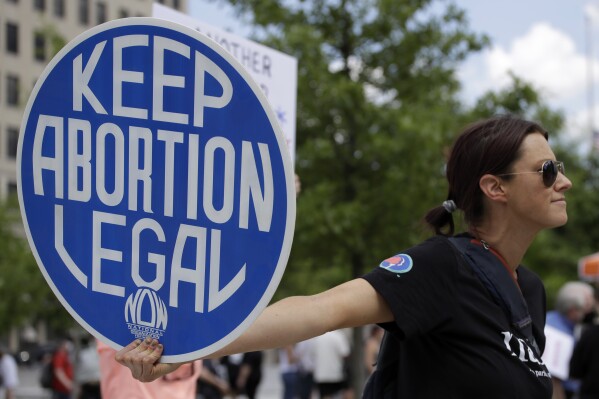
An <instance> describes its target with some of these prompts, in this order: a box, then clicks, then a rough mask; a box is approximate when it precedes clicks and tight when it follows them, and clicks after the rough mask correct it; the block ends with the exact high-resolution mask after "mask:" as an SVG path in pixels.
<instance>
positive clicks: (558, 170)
mask: <svg viewBox="0 0 599 399" xmlns="http://www.w3.org/2000/svg"><path fill="white" fill-rule="evenodd" d="M447 180H448V183H449V189H448V195H447V200H446V201H444V202H443V204H441V205H439V206H438V207H436V208H434V209H432V210H431V211H429V213H428V214H427V215H426V221H427V222H428V223H429V225H430V226H431V227H432V229H434V230H435V232H436V236H434V237H432V238H430V239H428V240H426V241H424V242H422V243H420V244H419V245H417V246H415V247H412V248H409V249H407V250H405V251H403V252H402V253H400V254H398V255H395V256H393V257H390V258H389V259H387V260H385V261H383V262H382V263H381V265H380V267H377V268H375V269H374V270H373V271H371V272H370V273H368V274H367V275H365V276H363V277H362V278H358V279H355V280H352V281H349V282H346V283H344V284H341V285H339V286H337V287H334V288H332V289H330V290H328V291H325V292H323V293H321V294H318V295H313V296H309V297H291V298H287V299H284V300H282V301H279V302H277V303H275V304H273V305H271V306H269V307H267V308H266V309H265V310H264V311H263V313H262V314H261V315H260V316H259V317H258V319H257V320H256V321H255V322H254V324H253V325H252V326H251V327H250V328H249V329H248V330H247V331H246V332H245V333H244V334H243V335H242V336H241V337H240V338H238V339H237V340H236V341H234V342H233V343H231V344H230V345H228V346H227V347H225V348H223V349H222V350H220V351H218V353H216V354H215V355H214V356H222V355H224V354H228V353H237V352H247V351H254V350H262V349H267V348H277V347H284V346H285V345H289V344H292V343H295V342H299V341H302V340H305V339H308V338H310V337H313V336H316V335H320V334H323V333H325V332H327V331H330V330H335V329H340V328H346V327H355V326H360V325H367V324H380V325H381V326H383V327H384V328H385V329H386V330H387V331H388V332H389V333H390V334H392V335H393V336H395V337H396V338H398V339H399V341H400V344H399V345H400V349H399V354H398V356H399V357H400V367H399V372H398V374H397V386H398V387H399V391H400V392H398V396H399V397H409V398H441V397H443V398H486V399H493V398H498V399H499V398H502V399H503V398H510V399H511V398H526V399H536V398H539V399H541V398H543V399H549V398H551V376H550V374H549V373H548V372H547V369H546V368H545V365H544V364H543V362H542V360H541V352H542V349H543V344H544V335H543V327H544V322H545V291H544V288H543V285H542V282H541V280H540V279H539V278H538V277H537V276H536V275H535V274H534V273H532V272H531V271H529V270H527V269H526V268H524V267H523V266H520V262H521V261H522V258H523V257H524V255H525V253H526V250H527V248H528V247H529V245H530V244H531V243H532V241H533V239H534V238H535V236H536V234H537V233H538V232H540V231H541V230H543V229H547V228H553V227H558V226H561V225H563V224H564V223H566V221H567V213H566V201H565V195H564V194H565V192H566V191H567V190H568V189H570V187H571V182H570V180H568V178H567V177H566V176H565V175H564V165H563V163H561V162H558V161H556V159H555V155H554V153H553V151H552V150H551V148H550V146H549V144H548V140H547V133H546V132H545V131H544V130H543V128H542V127H541V126H539V125H538V124H536V123H533V122H529V121H526V120H522V119H519V118H517V117H513V116H499V117H494V118H491V119H487V120H483V121H480V122H477V123H474V124H473V125H471V126H469V127H467V128H466V129H465V131H464V132H463V133H462V134H461V135H460V136H459V137H458V138H457V140H456V142H455V144H454V146H453V149H452V152H451V155H450V157H449V160H448V163H447ZM456 210H459V211H461V213H462V215H463V217H464V220H465V222H466V225H467V226H468V231H467V232H465V233H462V234H459V235H458V237H462V239H465V240H466V242H467V243H468V245H472V246H475V247H476V248H482V249H484V251H486V252H484V253H485V254H487V255H485V256H488V257H492V258H493V259H494V262H495V263H494V265H495V266H494V267H495V268H494V269H493V270H491V272H492V273H496V274H497V276H499V277H501V278H504V280H502V281H505V278H507V281H508V283H507V284H508V285H509V287H507V286H506V285H505V284H504V285H503V286H501V287H499V288H497V287H496V286H492V287H495V289H497V290H499V291H502V290H503V289H508V290H511V291H510V292H514V290H515V292H516V293H517V294H516V295H519V297H518V299H519V300H520V302H522V303H525V305H524V308H527V309H525V310H526V311H525V313H526V316H527V318H526V320H525V323H521V324H522V326H523V325H527V326H528V327H529V329H530V331H531V332H532V333H531V335H532V336H530V337H528V336H527V337H524V336H523V335H522V334H520V327H522V326H521V325H519V324H518V323H519V322H517V323H512V321H511V320H510V319H509V317H508V316H507V313H506V311H505V306H503V307H502V306H500V305H499V304H498V302H497V301H496V298H495V296H494V295H493V294H494V293H493V292H492V290H491V288H489V286H488V284H486V283H485V284H484V283H483V280H482V279H481V277H479V276H478V275H476V273H475V272H474V271H473V265H472V264H470V263H469V261H467V260H466V258H465V257H464V256H462V255H463V254H462V253H461V252H460V251H459V250H457V249H456V247H455V246H454V245H453V244H452V242H451V240H450V239H449V238H448V237H450V236H453V235H454V221H453V215H454V212H455V211H456ZM499 293H500V294H501V292H499ZM495 294H496V293H495ZM531 327H532V328H531ZM529 338H530V339H529ZM161 353H162V346H161V345H160V344H159V343H157V342H156V341H155V340H151V339H147V340H145V341H143V342H141V341H136V342H133V343H131V344H130V345H128V346H127V347H126V348H124V349H122V350H121V351H120V352H119V353H118V355H117V360H118V361H119V362H121V363H122V364H124V365H126V366H128V367H129V368H130V369H131V370H132V373H133V376H134V377H135V378H138V379H140V380H142V381H151V380H154V379H156V378H158V377H160V376H162V375H164V374H165V373H168V372H170V371H172V370H174V369H176V368H177V367H178V365H176V364H161V363H157V361H158V359H159V358H160V355H161Z"/></svg>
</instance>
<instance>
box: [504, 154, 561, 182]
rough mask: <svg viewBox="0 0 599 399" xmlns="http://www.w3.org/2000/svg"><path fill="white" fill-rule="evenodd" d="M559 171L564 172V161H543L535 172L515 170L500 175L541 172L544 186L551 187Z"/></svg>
mask: <svg viewBox="0 0 599 399" xmlns="http://www.w3.org/2000/svg"><path fill="white" fill-rule="evenodd" d="M559 172H561V174H562V175H565V174H566V169H565V168H564V163H563V162H561V161H551V160H549V161H545V162H543V165H542V166H541V169H539V170H537V171H536V172H515V173H503V174H501V175H497V176H498V177H501V176H512V175H526V174H529V173H541V174H542V175H543V184H544V185H545V187H552V186H553V185H554V184H555V181H556V180H557V175H558V173H559Z"/></svg>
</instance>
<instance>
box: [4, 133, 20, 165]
mask: <svg viewBox="0 0 599 399" xmlns="http://www.w3.org/2000/svg"><path fill="white" fill-rule="evenodd" d="M6 136H7V137H6V156H7V157H8V158H9V159H17V147H18V145H19V129H17V128H14V127H9V128H7V129H6Z"/></svg>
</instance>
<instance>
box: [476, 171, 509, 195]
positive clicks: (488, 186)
mask: <svg viewBox="0 0 599 399" xmlns="http://www.w3.org/2000/svg"><path fill="white" fill-rule="evenodd" d="M478 185H479V187H480V189H481V191H482V192H483V194H485V196H486V197H487V198H489V199H490V200H491V201H499V202H506V201H507V195H506V192H505V186H504V185H503V183H502V180H501V179H500V178H499V177H497V176H494V175H491V174H486V175H483V176H482V177H481V178H480V180H479V181H478Z"/></svg>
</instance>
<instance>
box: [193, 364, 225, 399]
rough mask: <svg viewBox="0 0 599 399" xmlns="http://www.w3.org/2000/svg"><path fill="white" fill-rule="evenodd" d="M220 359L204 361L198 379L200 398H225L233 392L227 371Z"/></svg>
mask: <svg viewBox="0 0 599 399" xmlns="http://www.w3.org/2000/svg"><path fill="white" fill-rule="evenodd" d="M219 360H220V359H205V360H203V361H202V372H201V373H200V377H199V379H198V385H197V386H198V399H223V398H224V397H225V396H226V395H229V394H230V393H231V387H230V386H229V383H228V382H227V371H226V369H225V366H223V365H221V364H220V362H219Z"/></svg>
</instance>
